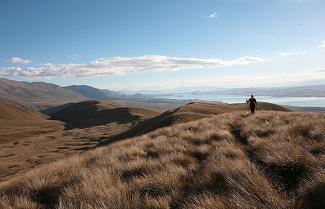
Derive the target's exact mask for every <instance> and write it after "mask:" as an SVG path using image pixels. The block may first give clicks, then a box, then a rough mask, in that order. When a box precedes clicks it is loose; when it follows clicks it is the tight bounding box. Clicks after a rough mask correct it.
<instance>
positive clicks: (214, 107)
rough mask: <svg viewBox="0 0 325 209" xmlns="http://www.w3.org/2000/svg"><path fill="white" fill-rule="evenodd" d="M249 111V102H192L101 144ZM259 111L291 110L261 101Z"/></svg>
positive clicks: (148, 120)
mask: <svg viewBox="0 0 325 209" xmlns="http://www.w3.org/2000/svg"><path fill="white" fill-rule="evenodd" d="M246 110H247V111H248V106H247V104H222V103H209V102H190V103H188V104H186V105H183V106H181V107H178V108H176V109H172V110H168V111H166V112H164V113H162V114H160V115H158V116H156V117H154V118H149V119H147V120H145V121H143V122H141V123H139V124H138V125H136V126H135V127H133V128H131V129H130V130H128V131H127V132H125V133H122V134H121V135H118V136H114V137H112V138H108V139H107V141H104V142H102V143H101V144H107V143H111V142H112V141H115V140H118V139H123V138H128V137H133V136H138V135H141V134H145V133H147V132H150V131H153V130H155V129H158V128H162V127H167V126H171V125H174V124H178V123H185V122H189V121H195V120H199V119H202V118H207V117H211V116H213V115H218V114H221V113H226V112H234V111H246ZM257 110H258V111H261V110H273V111H284V112H289V111H290V110H288V109H286V108H284V107H281V106H279V105H276V104H272V103H265V102H260V103H259V104H258V108H257Z"/></svg>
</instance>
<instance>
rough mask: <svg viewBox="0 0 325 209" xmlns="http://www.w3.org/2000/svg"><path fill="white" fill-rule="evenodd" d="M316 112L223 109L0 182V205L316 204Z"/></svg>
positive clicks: (319, 141)
mask: <svg viewBox="0 0 325 209" xmlns="http://www.w3.org/2000/svg"><path fill="white" fill-rule="evenodd" d="M324 133H325V116H324V115H322V114H315V113H287V112H274V111H260V112H257V113H256V114H255V115H250V114H248V113H247V112H233V113H224V114H220V115H217V116H213V117H209V118H206V119H201V120H197V121H194V122H189V123H184V124H178V125H174V126H172V127H169V128H163V129H159V130H157V131H154V132H151V133H148V134H146V135H143V136H141V137H136V138H133V139H129V140H125V141H123V142H117V143H114V144H112V145H110V146H107V147H104V148H100V149H96V150H94V151H91V152H88V153H85V154H84V155H81V156H75V157H74V158H71V159H67V160H63V161H60V162H57V163H53V164H50V165H49V166H43V167H41V168H39V169H38V170H34V172H32V173H29V174H26V175H25V176H24V177H23V178H19V179H16V180H12V181H9V182H5V183H2V184H0V208H4V209H9V208H29V209H36V208H57V209H68V208H84V209H86V208H115V209H122V208H123V209H124V208H134V209H140V208H141V209H149V208H150V209H170V208H172V209H182V208H184V209H185V208H187V209H203V208H207V209H214V208H217V209H218V208H220V209H221V208H222V209H237V208H238V209H242V208H244V209H251V208H252V209H260V208H269V209H273V208H277V209H279V208H283V209H287V208H296V209H312V208H313V209H314V208H317V209H320V208H324V206H325V202H324V195H325V193H324V191H325V187H324V186H325V164H324V162H325V144H324V143H325V135H324Z"/></svg>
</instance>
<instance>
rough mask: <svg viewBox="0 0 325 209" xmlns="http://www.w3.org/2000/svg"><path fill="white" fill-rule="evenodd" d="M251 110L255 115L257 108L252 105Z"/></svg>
mask: <svg viewBox="0 0 325 209" xmlns="http://www.w3.org/2000/svg"><path fill="white" fill-rule="evenodd" d="M249 108H250V109H251V113H252V114H254V113H255V109H256V107H255V106H253V105H251V106H250V107H249Z"/></svg>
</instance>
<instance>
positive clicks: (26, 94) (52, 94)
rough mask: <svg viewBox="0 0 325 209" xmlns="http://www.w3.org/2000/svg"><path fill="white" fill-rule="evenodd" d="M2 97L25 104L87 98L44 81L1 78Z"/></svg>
mask: <svg viewBox="0 0 325 209" xmlns="http://www.w3.org/2000/svg"><path fill="white" fill-rule="evenodd" d="M0 99H2V100H15V101H18V102H20V103H25V104H31V105H32V104H50V103H58V104H63V103H66V102H67V101H81V100H85V99H87V98H86V97H84V96H82V95H80V94H78V93H77V92H75V91H73V90H70V89H65V88H62V87H60V86H58V85H55V84H50V83H44V82H20V81H14V80H8V79H4V78H0Z"/></svg>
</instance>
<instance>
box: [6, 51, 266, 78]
mask: <svg viewBox="0 0 325 209" xmlns="http://www.w3.org/2000/svg"><path fill="white" fill-rule="evenodd" d="M265 61H266V60H264V59H262V58H259V57H249V56H245V57H240V58H237V59H233V60H222V59H200V58H179V57H168V56H158V55H148V56H140V57H111V58H100V59H96V60H94V61H92V62H90V63H88V64H52V63H47V64H44V65H40V66H36V67H27V68H21V67H1V68H0V76H2V77H11V76H20V77H34V78H42V77H89V76H100V75H119V74H126V73H132V72H159V71H177V70H191V69H215V68H220V67H229V66H237V65H247V64H254V63H260V62H265Z"/></svg>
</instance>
